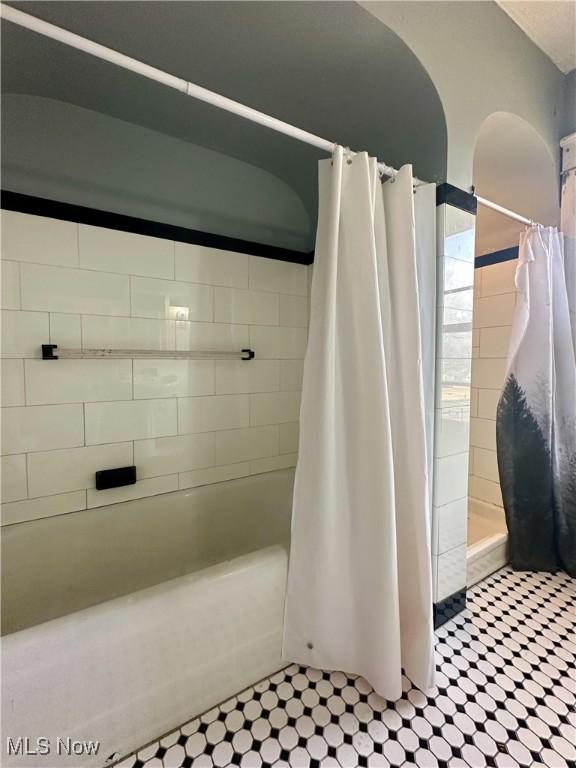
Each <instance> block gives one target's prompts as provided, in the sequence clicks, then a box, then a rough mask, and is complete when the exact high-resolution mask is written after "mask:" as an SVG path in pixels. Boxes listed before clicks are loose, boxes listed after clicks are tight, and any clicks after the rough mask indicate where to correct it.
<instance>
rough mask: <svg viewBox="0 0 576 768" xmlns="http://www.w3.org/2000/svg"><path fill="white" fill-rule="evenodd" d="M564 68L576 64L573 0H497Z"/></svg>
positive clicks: (558, 65) (560, 68) (559, 65)
mask: <svg viewBox="0 0 576 768" xmlns="http://www.w3.org/2000/svg"><path fill="white" fill-rule="evenodd" d="M496 2H497V3H498V5H499V6H500V7H501V8H502V10H503V11H505V12H506V13H507V14H508V16H510V18H511V19H512V20H513V21H514V22H516V24H517V25H518V26H519V27H520V29H521V30H522V31H523V32H525V33H526V34H527V35H528V37H529V38H530V39H531V40H532V41H533V42H534V43H536V45H537V46H538V47H539V48H540V49H541V50H542V51H544V53H545V54H546V55H547V56H548V58H549V59H551V60H552V61H553V62H554V64H556V66H557V67H558V69H559V70H560V71H561V72H564V74H568V72H571V71H572V70H573V69H574V68H576V2H574V0H544V1H542V0H496Z"/></svg>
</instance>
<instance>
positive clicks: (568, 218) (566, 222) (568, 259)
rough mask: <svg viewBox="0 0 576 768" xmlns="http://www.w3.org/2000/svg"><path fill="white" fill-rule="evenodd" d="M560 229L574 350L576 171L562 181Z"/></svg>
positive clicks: (568, 172) (575, 330)
mask: <svg viewBox="0 0 576 768" xmlns="http://www.w3.org/2000/svg"><path fill="white" fill-rule="evenodd" d="M560 210H561V216H560V229H561V230H562V233H563V235H564V271H565V274H566V293H567V294H568V309H569V311H570V323H571V325H572V343H573V345H574V349H575V350H576V169H573V170H570V171H567V172H566V173H565V174H564V177H563V179H562V206H561V209H560Z"/></svg>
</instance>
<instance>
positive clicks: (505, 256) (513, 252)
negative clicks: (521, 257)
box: [474, 245, 518, 269]
mask: <svg viewBox="0 0 576 768" xmlns="http://www.w3.org/2000/svg"><path fill="white" fill-rule="evenodd" d="M517 258H518V246H517V245H515V246H513V247H512V248H504V249H503V250H501V251H494V253H485V254H484V255H483V256H476V258H475V259H474V268H475V269H478V268H479V267H489V266H491V265H492V264H501V263H502V262H503V261H512V260H513V259H517Z"/></svg>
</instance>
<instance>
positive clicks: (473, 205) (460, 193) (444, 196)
mask: <svg viewBox="0 0 576 768" xmlns="http://www.w3.org/2000/svg"><path fill="white" fill-rule="evenodd" d="M436 205H451V206H453V207H454V208H459V209H460V210H461V211H466V212H467V213H472V214H473V215H474V216H476V211H477V209H478V200H476V196H475V195H473V194H472V193H471V192H465V191H464V190H463V189H460V188H459V187H455V186H454V185H453V184H448V182H444V184H438V186H437V187H436Z"/></svg>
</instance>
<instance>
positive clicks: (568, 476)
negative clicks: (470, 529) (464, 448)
mask: <svg viewBox="0 0 576 768" xmlns="http://www.w3.org/2000/svg"><path fill="white" fill-rule="evenodd" d="M570 285H571V283H570V281H568V283H567V281H566V271H565V263H564V248H563V237H562V235H561V234H560V233H559V232H558V231H557V230H556V229H555V228H552V227H548V228H545V227H541V226H532V227H530V228H528V229H527V230H526V231H525V232H524V233H523V234H522V236H521V239H520V250H519V257H518V267H517V270H516V289H517V297H516V310H515V315H514V321H513V324H512V337H511V342H510V348H509V351H508V363H507V371H506V377H505V383H504V388H503V391H502V395H501V397H500V402H499V404H498V413H497V423H496V433H497V449H498V468H499V472H500V484H501V487H502V497H503V501H504V509H505V512H506V522H507V525H508V531H509V539H508V540H509V556H510V562H511V564H512V567H513V568H516V569H518V570H535V571H537V570H541V571H556V570H558V569H564V570H566V571H567V572H568V573H569V574H570V575H572V576H576V362H575V349H574V343H573V338H572V331H571V322H570V310H569V302H570V298H572V302H573V300H574V297H570V296H569V292H568V290H569V288H568V287H567V286H570ZM570 290H571V289H570Z"/></svg>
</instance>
